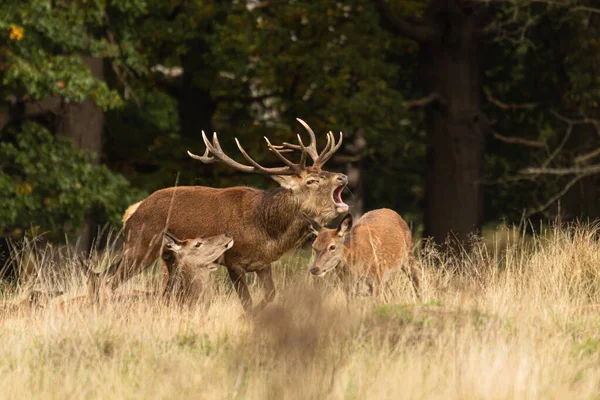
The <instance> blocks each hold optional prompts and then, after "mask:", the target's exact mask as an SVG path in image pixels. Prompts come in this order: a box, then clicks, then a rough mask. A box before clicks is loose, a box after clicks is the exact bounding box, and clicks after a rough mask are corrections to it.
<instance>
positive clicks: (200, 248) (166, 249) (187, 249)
mask: <svg viewBox="0 0 600 400" xmlns="http://www.w3.org/2000/svg"><path fill="white" fill-rule="evenodd" d="M231 247H233V236H232V235H231V234H230V233H225V234H222V235H215V236H211V237H209V238H206V239H203V238H195V239H184V240H181V239H178V238H176V237H175V236H174V235H173V234H171V233H169V232H165V233H164V235H163V258H168V257H174V258H175V259H176V260H177V262H178V263H179V264H180V265H183V264H186V265H192V266H194V267H196V268H206V269H208V270H209V271H214V270H216V269H217V267H218V265H217V264H216V263H215V262H216V261H217V260H218V259H219V258H220V257H221V256H222V255H223V253H225V252H226V251H227V250H229V249H230V248H231Z"/></svg>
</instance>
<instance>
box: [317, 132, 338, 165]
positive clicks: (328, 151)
mask: <svg viewBox="0 0 600 400" xmlns="http://www.w3.org/2000/svg"><path fill="white" fill-rule="evenodd" d="M343 139H344V135H343V134H342V132H340V140H339V141H338V142H337V143H336V141H335V137H334V136H333V132H331V131H329V132H328V133H327V145H326V146H325V149H323V152H322V153H321V155H319V158H318V160H317V161H315V163H314V165H316V166H318V167H321V166H323V165H324V164H325V163H326V162H327V161H329V159H330V158H331V156H333V155H334V154H335V152H336V151H338V149H339V148H340V146H341V145H342V140H343Z"/></svg>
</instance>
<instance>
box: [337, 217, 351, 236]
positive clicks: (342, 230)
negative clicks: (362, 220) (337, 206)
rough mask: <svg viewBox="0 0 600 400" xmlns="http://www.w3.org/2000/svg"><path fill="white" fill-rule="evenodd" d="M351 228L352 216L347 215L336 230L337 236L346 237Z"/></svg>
mask: <svg viewBox="0 0 600 400" xmlns="http://www.w3.org/2000/svg"><path fill="white" fill-rule="evenodd" d="M351 228H352V214H348V215H346V216H345V217H344V219H343V220H342V222H340V226H338V228H337V234H338V236H341V237H343V236H346V234H348V232H349V231H350V229H351Z"/></svg>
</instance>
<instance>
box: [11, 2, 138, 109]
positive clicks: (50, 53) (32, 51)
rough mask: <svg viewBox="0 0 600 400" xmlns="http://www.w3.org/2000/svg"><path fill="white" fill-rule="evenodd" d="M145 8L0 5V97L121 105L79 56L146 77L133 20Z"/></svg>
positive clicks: (125, 5) (110, 4)
mask: <svg viewBox="0 0 600 400" xmlns="http://www.w3.org/2000/svg"><path fill="white" fill-rule="evenodd" d="M145 4H146V3H145V1H143V0H124V1H123V0H113V1H101V0H95V1H65V0H59V1H55V2H50V1H43V0H27V1H21V2H7V3H4V4H3V5H0V80H1V81H2V83H3V88H2V89H1V90H0V94H2V95H3V97H6V96H8V95H11V96H14V97H16V98H20V99H23V100H26V101H28V100H40V99H44V98H47V97H52V96H61V97H62V98H63V99H64V100H65V101H67V102H70V101H73V102H81V101H83V100H85V99H87V98H91V99H93V100H94V101H95V102H96V104H98V105H99V106H100V107H102V108H103V109H111V108H116V107H120V106H122V105H123V98H122V96H121V95H120V94H119V92H118V91H116V90H115V89H111V88H109V87H108V85H107V84H106V83H105V82H103V81H101V80H98V79H97V78H95V77H94V76H93V75H92V73H91V71H90V70H89V68H87V67H86V65H85V63H84V62H83V60H82V57H98V58H104V59H106V60H109V62H110V63H111V64H112V65H113V66H114V68H115V69H123V70H124V71H133V72H135V73H138V74H142V73H144V71H145V70H146V62H145V59H144V56H143V55H142V53H141V52H140V51H139V45H138V43H137V39H136V37H135V25H134V22H135V21H136V20H137V19H139V18H140V17H141V16H143V13H144V9H145ZM113 21H114V22H113ZM121 74H122V73H121Z"/></svg>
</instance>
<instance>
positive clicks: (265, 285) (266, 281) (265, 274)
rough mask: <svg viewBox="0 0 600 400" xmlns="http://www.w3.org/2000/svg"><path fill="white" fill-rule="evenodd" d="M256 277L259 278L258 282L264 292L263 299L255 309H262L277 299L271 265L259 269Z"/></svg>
mask: <svg viewBox="0 0 600 400" xmlns="http://www.w3.org/2000/svg"><path fill="white" fill-rule="evenodd" d="M256 277H257V279H258V284H259V285H260V286H261V287H262V289H263V293H264V298H263V300H262V301H261V302H260V304H259V305H258V306H256V308H255V310H254V311H260V310H262V309H263V308H265V307H266V306H267V304H269V303H270V302H272V301H273V300H274V299H275V294H276V291H275V283H274V282H273V272H272V270H271V266H270V265H269V266H268V267H266V268H263V269H259V270H257V271H256Z"/></svg>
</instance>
